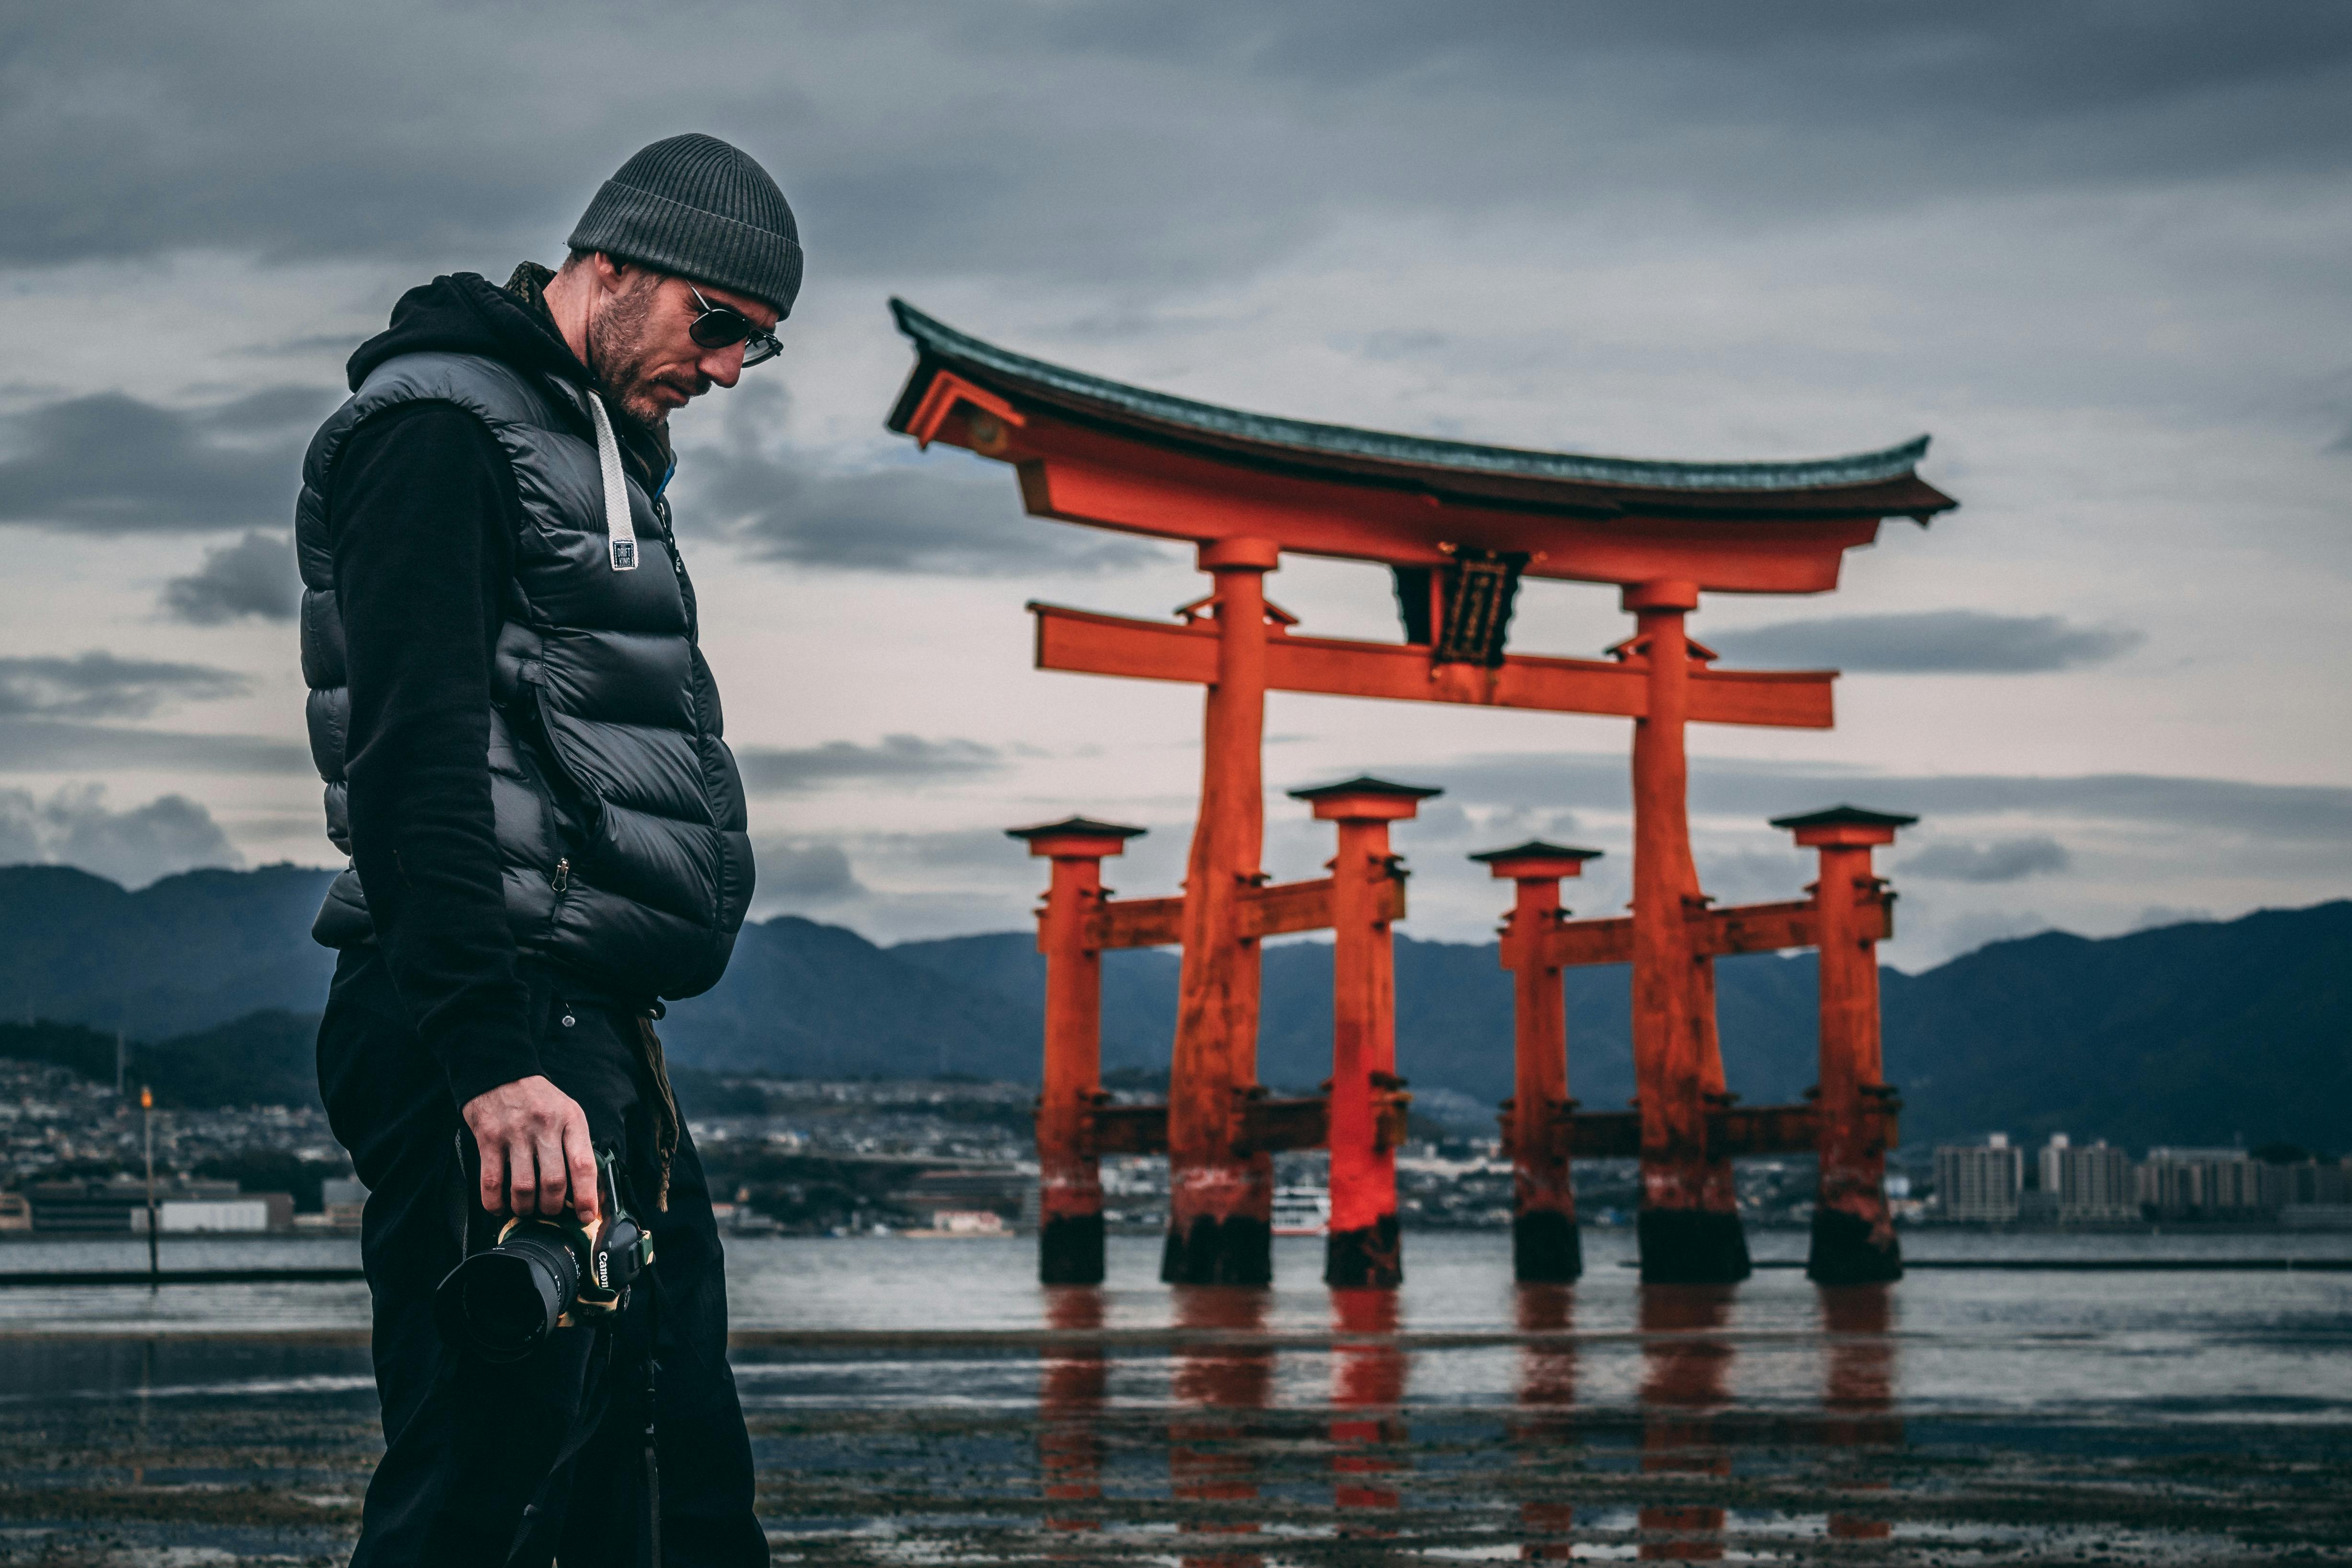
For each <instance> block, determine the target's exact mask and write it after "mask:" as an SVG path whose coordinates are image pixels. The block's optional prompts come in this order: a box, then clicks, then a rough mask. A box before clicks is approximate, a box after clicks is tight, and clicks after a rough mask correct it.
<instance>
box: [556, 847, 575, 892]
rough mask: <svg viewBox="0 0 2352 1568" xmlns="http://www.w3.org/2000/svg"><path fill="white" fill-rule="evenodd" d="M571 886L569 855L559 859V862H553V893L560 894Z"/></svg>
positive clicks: (570, 859) (570, 861) (570, 858)
mask: <svg viewBox="0 0 2352 1568" xmlns="http://www.w3.org/2000/svg"><path fill="white" fill-rule="evenodd" d="M571 885H572V857H571V856H569V855H566V856H564V857H563V858H562V859H561V860H559V861H557V862H555V880H554V883H553V886H554V888H555V891H556V892H558V893H562V891H563V890H564V889H566V888H568V887H570V886H571Z"/></svg>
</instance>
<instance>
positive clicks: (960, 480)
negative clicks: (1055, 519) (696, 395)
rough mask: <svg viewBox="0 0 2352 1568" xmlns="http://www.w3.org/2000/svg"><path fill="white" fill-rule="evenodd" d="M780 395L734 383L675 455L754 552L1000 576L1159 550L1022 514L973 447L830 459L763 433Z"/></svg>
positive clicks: (1149, 555)
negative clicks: (843, 463) (712, 418)
mask: <svg viewBox="0 0 2352 1568" xmlns="http://www.w3.org/2000/svg"><path fill="white" fill-rule="evenodd" d="M785 404H786V399H785V394H784V392H783V391H782V388H781V387H779V386H777V385H775V384H774V383H773V382H768V383H763V384H760V385H755V386H748V387H744V388H741V389H740V390H739V391H738V392H735V393H734V394H733V395H732V396H731V397H730V399H729V401H728V403H727V423H726V437H725V442H724V444H721V445H717V446H709V447H702V448H698V449H697V450H695V451H693V452H692V453H689V454H688V456H687V459H686V461H684V462H683V463H681V464H680V465H679V469H678V486H679V490H680V492H681V494H682V496H683V497H685V498H686V500H687V501H688V505H690V507H692V508H693V511H694V514H695V515H696V516H697V517H709V519H710V520H712V521H713V522H716V523H717V524H718V525H719V527H720V528H724V529H726V530H727V531H728V533H729V534H730V537H732V538H735V539H736V540H737V541H739V542H740V544H742V545H743V546H744V547H745V548H747V549H750V550H751V553H752V554H754V555H757V556H760V557H762V558H764V559H769V560H776V561H782V562H786V563H788V564H790V565H793V566H814V567H828V568H834V569H837V570H845V571H884V572H929V573H940V574H948V575H953V576H960V577H972V576H980V577H1003V576H1014V575H1024V574H1030V573H1036V572H1060V573H1071V572H1080V573H1088V572H1100V571H1112V570H1119V569H1122V568H1125V567H1129V566H1136V565H1140V564H1142V563H1143V562H1146V561H1150V560H1152V559H1157V558H1158V556H1159V555H1160V550H1161V548H1162V547H1160V546H1156V545H1153V544H1151V543H1150V542H1148V541H1146V540H1142V539H1136V538H1126V537H1123V536H1119V535H1115V534H1102V533H1097V532H1095V531H1093V530H1091V529H1086V528H1068V527H1066V526H1064V525H1060V524H1055V523H1046V522H1041V521H1039V520H1038V519H1036V518H1034V517H1029V516H1027V515H1026V514H1024V512H1023V511H1022V509H1021V500H1020V494H1019V490H1018V487H1017V486H1015V485H1014V484H1013V479H1012V476H1010V475H1008V474H1007V473H1005V472H1004V470H1003V467H1002V465H998V464H993V463H988V464H983V463H982V462H981V461H980V460H979V459H976V458H964V459H963V460H962V461H961V462H960V463H959V462H956V461H955V460H954V459H953V458H946V457H934V458H931V459H929V460H928V461H925V460H919V459H915V458H913V457H912V456H911V455H909V459H908V461H907V462H905V463H904V464H903V465H897V466H892V467H887V468H877V469H869V470H866V471H864V472H843V471H839V470H827V469H825V468H824V467H822V466H821V465H818V464H816V463H815V462H814V461H812V460H810V459H808V458H806V457H804V456H803V455H799V454H797V453H795V452H793V450H792V449H791V448H790V447H788V446H786V445H784V444H782V443H781V442H780V441H779V440H778V439H777V438H776V437H774V436H773V435H772V434H771V433H772V431H773V430H774V429H776V428H777V427H779V426H781V424H782V422H783V419H784V413H785Z"/></svg>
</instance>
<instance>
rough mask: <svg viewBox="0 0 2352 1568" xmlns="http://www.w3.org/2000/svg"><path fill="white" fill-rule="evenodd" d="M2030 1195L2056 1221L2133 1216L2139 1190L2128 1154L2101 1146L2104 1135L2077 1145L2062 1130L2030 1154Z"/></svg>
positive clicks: (2136, 1214)
mask: <svg viewBox="0 0 2352 1568" xmlns="http://www.w3.org/2000/svg"><path fill="white" fill-rule="evenodd" d="M2033 1165H2034V1172H2033V1174H2034V1177H2035V1180H2036V1182H2037V1184H2038V1186H2039V1187H2040V1191H2039V1192H2038V1193H2037V1194H2036V1195H2035V1196H2036V1197H2038V1198H2039V1199H2040V1202H2039V1203H2038V1204H2037V1205H2036V1207H2038V1208H2039V1210H2040V1211H2041V1213H2042V1215H2043V1216H2044V1217H2045V1218H2051V1219H2054V1220H2056V1221H2058V1222H2059V1223H2060V1224H2062V1225H2067V1224H2089V1223H2097V1222H2099V1221H2102V1220H2126V1219H2137V1218H2139V1193H2138V1190H2137V1184H2136V1182H2135V1181H2134V1179H2133V1175H2132V1162H2131V1156H2130V1155H2126V1154H2125V1153H2124V1152H2123V1151H2122V1150H2121V1149H2113V1148H2109V1147H2108V1146H2107V1141H2106V1140H2105V1138H2102V1139H2100V1140H2099V1141H2098V1142H2096V1143H2095V1144H2091V1145H2088V1146H2086V1147H2082V1148H2077V1147H2075V1146H2074V1144H2073V1143H2072V1142H2070V1141H2069V1140H2068V1138H2067V1136H2066V1134H2063V1133H2053V1134H2050V1142H2049V1143H2048V1144H2046V1145H2043V1146H2042V1148H2041V1149H2040V1150H2038V1151H2036V1153H2035V1155H2034V1160H2033Z"/></svg>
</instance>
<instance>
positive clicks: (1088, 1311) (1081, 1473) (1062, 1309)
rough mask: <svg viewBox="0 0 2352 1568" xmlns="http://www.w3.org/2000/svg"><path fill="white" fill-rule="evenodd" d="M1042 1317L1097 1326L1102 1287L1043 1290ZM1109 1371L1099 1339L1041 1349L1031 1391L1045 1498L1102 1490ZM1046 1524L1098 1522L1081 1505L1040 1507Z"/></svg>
mask: <svg viewBox="0 0 2352 1568" xmlns="http://www.w3.org/2000/svg"><path fill="white" fill-rule="evenodd" d="M1045 1321H1046V1322H1047V1323H1048V1324H1049V1325H1051V1326H1052V1327H1054V1328H1056V1329H1062V1330H1065V1331H1069V1332H1073V1333H1087V1332H1091V1331H1093V1330H1096V1329H1099V1328H1101V1327H1102V1323H1103V1298H1102V1290H1101V1288H1100V1287H1099V1286H1095V1285H1060V1286H1055V1287H1054V1288H1052V1289H1050V1290H1048V1291H1046V1292H1045ZM1109 1375H1110V1364H1109V1363H1108V1361H1107V1360H1105V1358H1104V1356H1103V1347H1102V1343H1101V1342H1100V1341H1098V1340H1088V1341H1076V1342H1072V1343H1066V1344H1057V1345H1055V1346H1054V1347H1053V1348H1052V1349H1051V1350H1049V1351H1047V1353H1046V1354H1045V1361H1044V1365H1043V1367H1042V1369H1041V1376H1040V1378H1039V1383H1038V1389H1037V1468H1038V1470H1039V1471H1040V1472H1041V1476H1042V1479H1043V1481H1044V1486H1045V1500H1046V1501H1047V1502H1049V1503H1055V1502H1092V1501H1094V1500H1097V1499H1098V1498H1100V1497H1101V1496H1102V1434H1101V1430H1100V1422H1101V1417H1102V1407H1103V1394H1104V1390H1105V1389H1106V1387H1107V1386H1108V1379H1109ZM1045 1527H1046V1528H1047V1529H1049V1530H1099V1529H1100V1528H1101V1527H1102V1520H1101V1519H1100V1517H1099V1516H1097V1515H1094V1514H1092V1513H1090V1512H1088V1511H1085V1510H1062V1509H1055V1510H1051V1511H1048V1512H1047V1513H1046V1515H1045Z"/></svg>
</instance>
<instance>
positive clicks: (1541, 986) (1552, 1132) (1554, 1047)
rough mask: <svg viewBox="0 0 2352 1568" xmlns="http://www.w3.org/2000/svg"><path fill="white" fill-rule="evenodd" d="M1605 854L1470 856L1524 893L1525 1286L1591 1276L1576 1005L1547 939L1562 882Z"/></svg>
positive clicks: (1518, 964)
mask: <svg viewBox="0 0 2352 1568" xmlns="http://www.w3.org/2000/svg"><path fill="white" fill-rule="evenodd" d="M1600 853H1601V852H1600V851H1598V850H1586V849H1573V848H1570V847H1568V846H1566V845H1562V844H1548V843H1544V842H1542V841H1530V842H1528V843H1524V844H1520V845H1518V846H1517V848H1515V849H1507V850H1491V851H1489V852H1486V853H1485V854H1477V855H1472V856H1471V857H1470V858H1471V859H1472V860H1474V861H1477V862H1482V863H1483V864H1485V865H1486V868H1487V869H1488V871H1489V872H1490V873H1492V874H1493V875H1495V876H1496V877H1497V878H1502V879H1507V880H1508V881H1510V882H1511V883H1513V884H1514V889H1515V894H1514V897H1513V900H1512V904H1511V913H1510V915H1508V916H1507V919H1506V920H1505V922H1504V925H1503V934H1502V938H1503V939H1502V942H1501V945H1500V953H1499V956H1500V958H1501V960H1502V966H1503V967H1504V968H1506V969H1508V970H1509V971H1510V972H1511V995H1512V1004H1513V1006H1512V1015H1511V1016H1512V1028H1511V1043H1512V1061H1513V1066H1512V1074H1511V1098H1510V1099H1509V1100H1508V1101H1507V1102H1506V1103H1504V1106H1503V1114H1502V1124H1503V1142H1504V1144H1505V1145H1506V1147H1507V1151H1508V1153H1509V1155H1510V1159H1511V1271H1512V1274H1513V1276H1514V1277H1515V1278H1516V1279H1517V1280H1518V1281H1519V1282H1520V1283H1522V1284H1562V1283H1566V1282H1568V1281H1572V1280H1575V1279H1576V1278H1578V1277H1579V1276H1580V1275H1581V1274H1582V1273H1583V1272H1584V1245H1583V1242H1582V1240H1581V1239H1580V1237H1579V1236H1578V1235H1577V1230H1576V1184H1575V1182H1574V1180H1573V1178H1572V1176H1571V1174H1570V1159H1571V1158H1572V1157H1573V1155H1574V1153H1575V1149H1574V1143H1573V1140H1572V1138H1571V1135H1570V1123H1569V1118H1570V1115H1572V1114H1573V1113H1575V1110H1576V1102H1575V1101H1573V1100H1571V1099H1570V1098H1569V1096H1568V998H1567V994H1566V988H1565V986H1564V985H1563V983H1562V980H1561V969H1560V965H1559V960H1558V959H1557V958H1555V957H1553V956H1551V955H1550V954H1549V951H1548V948H1549V944H1548V942H1547V941H1546V938H1547V937H1549V936H1551V935H1552V934H1553V933H1554V932H1556V931H1557V930H1558V929H1559V925H1560V920H1561V916H1562V913H1563V912H1562V911H1561V909H1560V905H1559V883H1560V879H1561V878H1562V877H1570V876H1581V875H1582V874H1583V873H1584V862H1586V861H1589V860H1594V859H1597V858H1599V856H1600Z"/></svg>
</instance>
